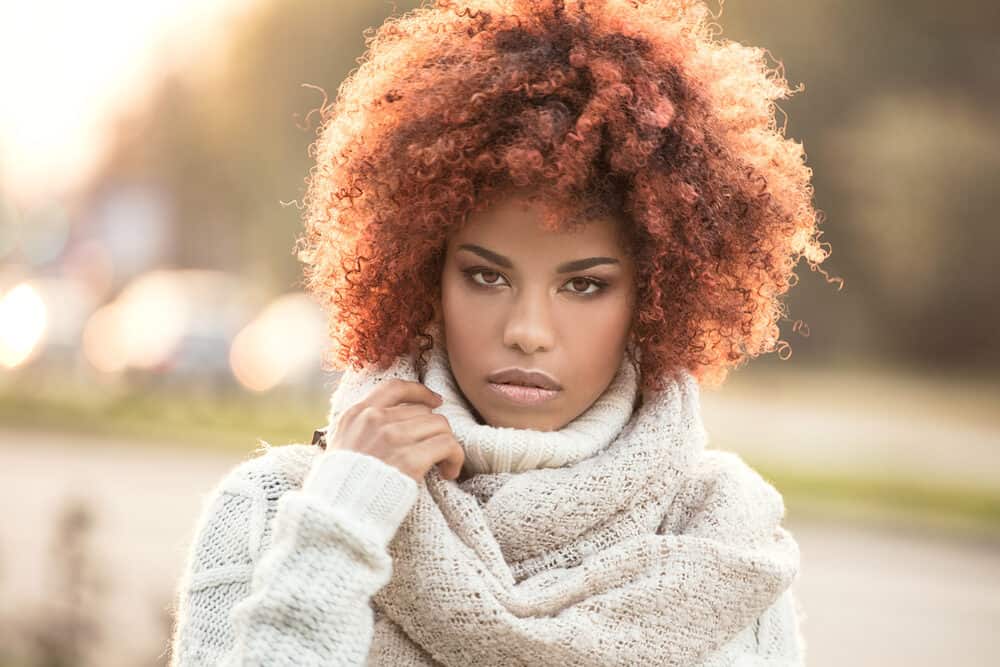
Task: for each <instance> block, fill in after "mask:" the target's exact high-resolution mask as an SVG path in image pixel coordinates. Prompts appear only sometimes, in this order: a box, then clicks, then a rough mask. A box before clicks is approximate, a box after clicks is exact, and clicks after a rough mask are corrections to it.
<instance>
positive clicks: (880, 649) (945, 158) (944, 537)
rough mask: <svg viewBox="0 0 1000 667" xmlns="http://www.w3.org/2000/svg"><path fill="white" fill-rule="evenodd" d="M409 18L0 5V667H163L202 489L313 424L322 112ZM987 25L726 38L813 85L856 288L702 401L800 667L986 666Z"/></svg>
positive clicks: (979, 12)
mask: <svg viewBox="0 0 1000 667" xmlns="http://www.w3.org/2000/svg"><path fill="white" fill-rule="evenodd" d="M416 4H417V3H415V2H405V1H399V2H396V3H390V2H384V3H381V2H371V1H357V0H354V1H352V0H339V1H338V2H330V1H326V2H322V1H319V0H283V1H282V2H277V1H275V0H200V1H199V2H195V1H194V0H146V1H145V2H141V3H135V2H124V1H123V0H94V1H93V2H89V3H86V4H80V3H71V2H66V1H62V0H35V2H32V3H27V2H2V3H0V81H2V82H3V86H2V87H0V476H2V485H0V486H2V488H3V489H4V491H5V492H6V493H7V498H8V501H7V508H8V512H7V513H6V515H5V517H4V520H3V521H2V522H0V666H2V667H13V666H29V665H30V666H34V665H49V666H58V665H92V664H93V665H98V664H99V665H163V664H166V661H167V659H168V652H167V641H168V636H169V631H170V624H171V623H172V618H171V605H172V597H173V595H174V592H175V585H176V578H177V577H178V575H179V574H180V571H181V567H182V565H183V561H184V558H185V555H186V549H187V546H188V544H189V541H190V538H191V536H192V534H191V531H192V530H193V528H194V525H193V522H194V519H195V518H196V516H197V513H198V511H199V509H200V505H201V502H202V500H203V498H204V497H205V494H207V493H208V492H209V490H210V489H211V488H212V486H213V485H214V484H215V483H216V482H217V481H218V480H219V479H220V478H221V476H222V475H223V474H224V473H225V472H226V471H227V470H228V469H229V468H230V467H231V466H233V465H235V464H236V463H237V462H239V461H240V460H243V459H245V458H247V457H249V456H252V455H253V450H255V449H256V447H257V445H258V440H264V441H266V442H269V443H271V444H274V445H279V444H285V443H291V442H309V441H310V439H311V435H312V431H313V429H314V428H318V427H320V426H322V425H324V423H325V417H326V406H327V400H328V395H329V392H330V391H331V389H332V387H333V386H334V385H335V384H336V377H335V376H333V375H332V374H329V373H325V372H324V371H322V369H321V368H320V354H321V348H322V347H323V344H324V337H325V322H324V316H323V314H322V313H321V312H320V311H319V309H318V307H317V306H316V305H315V303H314V302H312V301H311V300H310V299H309V298H307V297H306V296H305V295H304V294H303V293H302V290H301V283H300V280H301V265H300V264H298V262H297V261H296V260H295V258H294V256H293V254H292V245H293V242H294V239H295V237H296V236H297V234H298V233H299V231H300V218H299V214H300V211H299V209H298V206H297V201H298V200H299V199H300V198H301V196H302V195H303V191H304V178H305V176H306V174H307V173H308V170H309V167H310V158H309V156H308V154H307V147H308V145H309V144H310V143H311V142H312V140H313V139H314V136H315V135H314V131H315V124H316V117H315V115H310V111H311V110H313V109H315V108H317V107H318V106H319V105H320V104H321V103H322V102H323V98H324V94H323V92H322V91H323V90H325V91H327V94H328V95H329V96H330V97H331V98H332V97H333V96H334V95H335V92H336V89H337V86H338V84H339V82H340V81H341V80H342V79H343V77H344V76H345V74H347V73H348V72H349V71H350V70H351V69H353V68H354V67H355V66H356V58H357V57H358V56H360V55H361V53H362V52H363V47H364V38H363V33H364V30H365V29H366V28H369V27H374V26H376V25H378V24H379V23H381V21H382V20H383V19H384V18H385V17H386V16H388V15H389V14H390V13H392V12H393V11H394V7H395V8H396V9H395V11H405V10H407V9H410V8H411V7H413V6H415V5H416ZM712 6H713V7H714V8H718V5H717V4H712ZM998 7H1000V5H997V4H995V3H988V2H984V1H982V0H955V1H954V2H952V3H950V4H949V5H948V7H947V10H944V9H943V8H942V6H941V5H940V3H936V2H934V3H932V2H930V1H929V0H911V1H910V2H901V1H889V2H877V3H873V2H864V1H862V0H837V1H836V2H834V1H833V0H813V1H812V2H809V3H801V2H793V1H792V0H755V1H754V2H750V1H749V0H728V1H727V2H726V3H725V6H724V10H723V12H722V15H721V17H720V19H719V23H720V24H721V26H722V27H723V31H722V36H723V37H728V38H730V39H735V40H737V41H740V42H744V43H748V44H754V45H760V46H764V47H767V48H768V49H769V51H770V54H771V56H772V58H773V60H774V62H775V63H778V62H780V63H781V64H782V65H783V67H784V71H785V74H786V76H787V77H788V79H789V81H790V82H791V83H792V84H793V85H801V88H802V89H801V91H800V92H799V93H797V94H796V95H795V96H794V97H793V98H791V99H790V100H787V101H785V102H783V103H782V104H781V105H780V107H781V111H782V112H784V113H787V116H788V124H787V132H786V133H787V135H788V136H791V137H793V138H795V139H796V140H798V141H801V142H802V143H803V144H804V146H805V149H806V152H807V154H808V161H809V164H810V166H811V167H812V168H813V170H814V174H815V175H814V179H815V180H814V184H815V188H816V204H817V206H818V207H819V208H820V209H822V210H823V212H824V214H825V220H824V222H823V229H824V236H823V240H824V241H827V242H829V243H830V244H831V246H832V250H833V253H832V255H831V257H830V259H829V260H827V262H826V263H825V264H824V268H825V269H826V270H827V271H828V272H829V273H830V274H832V275H834V276H839V277H841V278H843V280H844V282H843V286H842V288H841V289H838V288H837V286H836V285H833V284H830V283H827V282H826V281H824V280H823V278H822V276H820V275H819V274H817V273H814V272H811V271H809V270H808V265H807V264H805V263H804V262H803V263H802V264H801V265H800V267H799V272H798V273H799V277H800V281H799V284H798V285H797V286H796V287H795V288H794V289H793V291H792V293H791V294H790V297H789V299H788V306H789V308H788V310H789V315H790V318H789V320H788V321H787V322H785V323H784V324H783V329H782V332H783V339H784V340H785V341H787V343H788V344H789V346H790V347H789V348H788V349H786V350H785V351H784V352H783V353H782V354H780V355H779V354H773V355H770V356H769V357H766V358H761V359H757V360H754V361H752V362H751V363H750V364H749V365H748V366H746V367H745V368H742V369H740V370H738V371H736V372H734V373H733V374H732V375H731V377H730V379H729V380H728V381H727V383H726V385H724V386H723V387H722V388H720V389H717V390H711V391H705V392H704V393H703V409H704V417H705V422H706V426H707V427H708V430H709V433H710V434H711V439H712V444H711V446H713V447H718V448H723V449H730V450H733V451H737V452H739V453H740V454H741V455H742V456H743V457H744V459H745V460H747V461H748V462H749V463H750V464H751V465H753V466H754V467H755V468H757V469H758V470H759V471H760V472H761V474H763V475H764V476H765V477H766V478H768V479H769V480H770V481H771V482H772V483H773V484H775V486H776V487H777V488H778V489H779V490H780V491H781V492H782V494H783V495H784V497H785V500H786V505H787V511H788V514H787V525H788V527H789V529H790V530H791V531H792V532H793V534H794V535H795V536H796V537H797V538H798V540H799V542H800V546H801V548H802V557H803V565H802V571H801V574H800V578H799V580H798V582H797V583H796V587H797V589H798V595H799V598H800V600H801V604H802V607H803V611H804V625H803V630H804V635H805V637H806V640H807V651H808V658H809V664H810V665H814V666H825V665H831V666H832V665H844V664H850V665H880V666H886V665H908V666H913V665H944V664H947V665H988V664H989V665H992V664H996V658H995V655H996V652H997V650H998V649H1000V640H998V639H997V634H996V628H997V627H1000V410H998V409H997V408H998V406H1000V400H998V399H1000V345H998V342H1000V338H998V335H997V334H998V324H1000V309H998V308H997V306H996V304H997V301H998V287H1000V280H998V278H997V274H996V270H995V267H996V260H995V253H996V252H997V248H998V246H1000V225H998V224H997V222H998V221H997V219H996V216H997V213H996V212H997V210H998V205H1000V194H998V192H1000V191H998V189H997V188H996V187H995V184H996V181H997V177H998V175H1000V123H998V122H997V121H998V115H997V111H998V104H1000V85H998V84H1000V67H998V63H1000V41H998V39H997V37H996V35H997V30H998V28H1000V20H998V19H1000V9H998ZM797 320H801V321H802V322H803V323H804V324H802V323H796V321H797ZM789 352H790V354H789Z"/></svg>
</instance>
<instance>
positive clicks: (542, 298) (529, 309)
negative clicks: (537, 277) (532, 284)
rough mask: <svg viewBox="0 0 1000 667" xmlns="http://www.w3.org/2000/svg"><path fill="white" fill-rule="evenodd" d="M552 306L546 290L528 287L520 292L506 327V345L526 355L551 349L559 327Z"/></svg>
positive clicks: (504, 339) (504, 340) (504, 335)
mask: <svg viewBox="0 0 1000 667" xmlns="http://www.w3.org/2000/svg"><path fill="white" fill-rule="evenodd" d="M550 307H551V304H550V303H549V298H548V296H547V295H546V294H545V293H544V292H537V291H529V290H524V291H522V292H521V293H520V294H518V295H517V297H516V299H515V300H514V303H513V305H512V306H511V310H510V314H509V316H508V318H507V323H506V326H505V327H504V334H503V342H504V345H506V346H508V347H515V346H516V347H519V348H521V351H522V352H524V353H525V354H534V353H535V352H539V351H546V350H551V349H552V346H553V344H554V342H555V328H554V324H553V321H552V313H551V310H550Z"/></svg>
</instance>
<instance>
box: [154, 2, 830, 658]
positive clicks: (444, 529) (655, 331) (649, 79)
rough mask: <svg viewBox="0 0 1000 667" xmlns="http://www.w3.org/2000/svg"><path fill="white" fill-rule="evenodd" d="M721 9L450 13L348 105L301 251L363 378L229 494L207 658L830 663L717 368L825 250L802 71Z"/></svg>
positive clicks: (420, 24) (201, 549) (191, 617)
mask: <svg viewBox="0 0 1000 667" xmlns="http://www.w3.org/2000/svg"><path fill="white" fill-rule="evenodd" d="M712 18H713V17H712V16H711V15H710V14H709V13H708V11H707V10H706V8H705V7H704V6H703V5H702V4H701V3H696V2H685V1H683V0H674V1H669V2H668V1H666V0H664V1H662V2H652V1H650V2H637V1H633V2H626V1H624V0H620V1H617V0H606V1H604V2H593V1H592V2H587V3H585V4H584V3H583V2H557V1H555V0H548V1H543V0H540V1H536V2H530V1H527V0H523V1H521V0H511V1H502V0H492V1H487V0H478V1H476V2H464V3H452V2H445V1H441V2H438V3H437V4H436V5H434V6H424V7H421V8H419V9H417V10H414V11H412V12H410V13H408V14H405V15H403V16H401V17H396V18H393V19H390V20H388V21H387V22H386V23H385V24H383V25H382V26H381V27H380V28H379V30H378V31H377V32H375V33H374V35H373V36H372V37H371V39H370V41H369V45H368V46H369V49H368V53H367V57H366V58H365V59H364V61H363V64H362V65H361V66H360V67H359V68H358V69H357V70H356V71H355V72H353V73H352V74H351V75H350V76H349V77H348V79H347V81H345V83H344V84H343V85H342V86H341V88H340V91H339V96H338V99H337V102H336V103H335V104H334V105H332V106H331V107H328V108H324V109H323V113H324V120H325V122H324V126H323V128H322V132H321V134H320V138H319V141H318V144H317V146H316V153H315V155H316V158H317V165H316V168H315V169H314V170H313V172H312V173H311V175H310V179H309V189H308V193H307V201H306V203H307V217H306V234H305V235H304V237H303V238H302V239H301V240H300V241H301V243H300V247H299V257H300V258H301V259H302V260H303V262H304V263H305V264H306V275H307V279H308V281H307V285H308V287H309V289H310V291H311V292H312V293H313V294H315V295H316V297H317V298H318V299H320V300H321V302H322V303H323V304H324V305H325V306H326V307H327V308H328V310H329V312H330V316H331V339H332V340H333V341H334V342H335V345H334V347H333V348H332V350H333V351H334V352H335V354H336V361H335V363H334V365H335V366H337V367H338V368H343V369H345V370H344V373H343V375H342V377H341V379H340V382H339V384H338V386H337V388H336V390H335V391H334V392H333V396H332V398H331V407H330V413H329V419H328V426H327V428H326V429H325V432H323V433H320V434H318V435H321V436H322V437H320V438H319V439H318V440H317V442H316V443H315V444H319V445H320V446H319V447H316V446H312V445H306V444H294V445H287V446H281V447H271V446H268V445H266V444H265V447H264V451H263V453H262V455H260V456H257V457H255V458H252V459H250V460H247V461H245V462H243V463H241V464H240V465H238V466H236V467H235V468H234V469H233V470H232V471H231V472H230V473H229V474H228V475H226V476H225V477H224V479H223V480H222V481H221V482H220V483H219V485H218V486H217V488H216V489H215V490H214V491H213V492H212V493H211V494H210V495H209V497H208V498H207V499H206V501H205V506H204V509H203V511H202V514H201V517H200V519H199V521H198V525H197V527H196V529H195V539H194V544H193V546H192V550H191V553H190V556H189V559H188V563H187V568H186V571H185V574H184V576H183V578H182V580H181V582H180V587H179V592H178V609H177V623H176V627H175V633H174V638H173V657H172V659H173V663H172V664H175V665H214V664H268V665H273V664H288V665H310V664H316V665H329V664H337V665H361V664H375V665H527V664H538V665H713V666H721V665H798V664H803V663H804V648H805V647H804V643H803V641H802V638H801V636H800V632H799V627H800V625H799V623H800V616H799V613H798V610H797V608H796V602H795V598H794V597H793V594H792V588H791V584H792V582H793V581H794V579H795V577H796V575H797V573H798V567H799V551H798V546H797V544H796V542H795V540H794V539H793V538H792V536H791V535H790V534H789V533H788V531H786V530H785V529H784V528H783V527H782V526H781V521H782V519H783V517H784V505H783V502H782V498H781V496H780V494H779V493H778V492H777V491H776V490H775V489H774V488H773V487H772V486H771V485H770V484H769V483H767V482H766V481H765V480H764V479H763V478H762V477H761V476H760V475H759V474H757V473H756V472H755V471H753V470H752V469H751V468H749V467H748V466H747V465H746V464H745V463H744V462H743V461H742V460H741V459H740V458H739V457H738V456H736V455H735V454H732V453H728V452H723V451H717V450H711V449H707V448H706V441H707V434H706V433H705V431H704V428H703V426H702V422H701V417H700V414H699V405H698V388H699V384H698V383H699V381H700V382H701V383H708V384H718V383H720V382H722V380H723V379H724V378H725V376H726V373H727V372H728V370H729V369H731V368H732V367H734V366H736V365H738V364H740V363H742V362H744V361H746V360H747V359H748V358H749V357H752V356H756V355H759V354H762V353H765V352H769V351H772V350H774V349H775V347H776V346H778V344H779V341H778V326H777V319H778V317H779V316H780V315H781V314H782V305H781V302H780V301H779V297H780V296H781V295H782V294H784V293H785V292H786V291H787V290H788V288H789V287H790V286H791V284H792V280H793V279H792V276H793V275H794V274H793V269H794V266H795V264H796V263H797V261H798V259H799V258H800V257H806V259H807V260H808V261H809V263H810V264H811V266H812V268H813V269H817V268H818V263H819V262H822V261H823V259H824V258H825V256H826V252H825V251H824V250H823V249H822V248H821V247H820V244H819V243H818V236H819V232H818V216H817V212H816V210H815V209H814V208H813V207H812V205H811V194H812V191H811V187H810V184H809V178H810V171H809V169H808V168H807V167H806V166H805V165H804V162H803V154H802V151H801V147H800V146H799V145H798V144H795V143H794V142H792V141H789V140H786V139H785V138H784V137H783V135H782V132H781V131H779V130H778V129H777V127H776V125H775V123H774V117H773V113H774V108H775V107H774V104H773V101H774V100H775V99H777V98H780V97H784V96H787V94H789V92H790V91H789V89H788V87H787V84H786V82H785V81H784V79H783V78H782V77H781V76H780V75H779V74H778V73H777V72H775V71H774V70H771V69H769V68H768V66H767V65H766V64H765V62H764V59H763V52H762V51H761V50H759V49H754V48H751V47H746V46H742V45H738V44H734V43H730V42H724V41H723V42H720V41H716V40H715V39H714V38H713V36H712V27H713V24H712V23H711V19H712Z"/></svg>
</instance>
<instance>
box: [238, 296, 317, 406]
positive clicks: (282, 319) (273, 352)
mask: <svg viewBox="0 0 1000 667" xmlns="http://www.w3.org/2000/svg"><path fill="white" fill-rule="evenodd" d="M323 329H324V321H323V318H322V316H321V312H320V309H319V307H318V306H316V304H315V303H314V302H313V301H311V300H310V299H309V297H308V296H306V295H305V294H302V293H299V292H296V293H291V294H286V295H284V296H281V297H279V298H277V299H275V300H274V301H273V302H272V303H270V304H269V305H268V306H267V307H266V308H265V309H264V310H263V311H262V312H261V313H260V315H258V316H257V318H256V319H255V320H254V321H253V322H251V323H250V324H249V325H247V326H246V327H245V328H244V329H243V330H242V331H240V332H239V333H238V334H237V335H236V337H235V338H234V339H233V345H232V347H231V348H230V352H229V364H230V366H231V368H232V370H233V375H234V376H235V377H236V380H237V381H238V382H239V383H240V384H242V385H243V386H244V387H246V388H248V389H251V390H253V391H267V390H268V389H272V388H274V387H275V386H277V385H279V384H281V383H282V382H289V381H291V380H293V379H294V378H295V377H296V376H298V375H301V374H303V373H307V372H308V371H309V370H310V369H312V368H313V367H314V366H315V365H316V364H318V362H319V354H320V347H321V345H322V342H323V335H324V331H323Z"/></svg>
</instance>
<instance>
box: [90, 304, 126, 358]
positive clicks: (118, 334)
mask: <svg viewBox="0 0 1000 667" xmlns="http://www.w3.org/2000/svg"><path fill="white" fill-rule="evenodd" d="M120 320H121V309H120V308H119V307H118V305H117V304H113V303H112V304H108V305H107V306H104V307H103V308H99V309H98V310H97V311H95V312H94V314H93V315H91V316H90V319H89V320H87V324H86V325H85V326H84V328H83V337H82V341H81V342H82V345H83V356H84V357H85V358H86V359H87V361H89V362H90V363H91V365H92V366H93V367H94V368H96V369H97V370H99V371H101V372H103V373H118V372H120V371H122V370H124V369H125V366H126V365H127V363H128V354H127V353H128V343H127V341H126V340H125V339H124V337H123V335H122V334H123V327H122V326H121V325H120Z"/></svg>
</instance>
